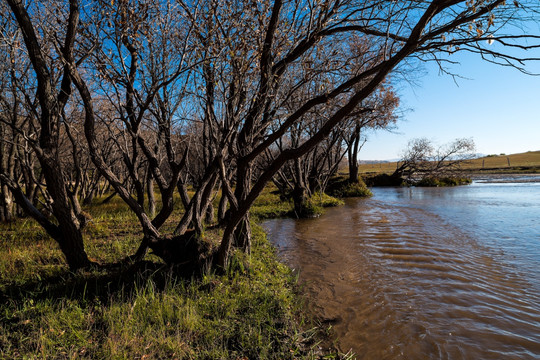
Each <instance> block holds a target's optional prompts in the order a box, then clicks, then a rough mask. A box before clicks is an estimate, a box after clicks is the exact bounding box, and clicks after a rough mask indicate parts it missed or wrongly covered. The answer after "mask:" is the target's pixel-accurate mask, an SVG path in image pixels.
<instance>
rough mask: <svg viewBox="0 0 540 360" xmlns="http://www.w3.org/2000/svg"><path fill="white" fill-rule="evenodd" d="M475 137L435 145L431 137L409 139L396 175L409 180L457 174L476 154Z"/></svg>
mask: <svg viewBox="0 0 540 360" xmlns="http://www.w3.org/2000/svg"><path fill="white" fill-rule="evenodd" d="M475 150H476V147H475V144H474V140H473V139H467V138H462V139H456V140H454V141H452V142H451V143H448V144H445V145H441V146H438V147H435V146H434V145H433V143H432V141H430V140H429V139H426V138H418V139H413V140H411V141H409V143H408V145H407V147H406V149H405V150H404V153H403V156H402V158H401V160H400V166H398V168H397V169H396V171H395V172H394V174H393V176H394V177H402V178H403V177H405V178H406V179H407V180H408V181H411V180H412V179H415V180H419V179H424V178H429V177H443V176H457V175H459V174H460V170H461V167H462V165H463V164H464V163H465V162H466V161H467V160H471V159H473V158H474V156H475Z"/></svg>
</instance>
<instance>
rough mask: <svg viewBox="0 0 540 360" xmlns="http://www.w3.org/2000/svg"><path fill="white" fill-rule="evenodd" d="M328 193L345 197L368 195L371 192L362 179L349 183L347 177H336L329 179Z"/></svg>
mask: <svg viewBox="0 0 540 360" xmlns="http://www.w3.org/2000/svg"><path fill="white" fill-rule="evenodd" d="M327 192H328V194H330V195H331V196H335V197H338V198H346V197H369V196H372V195H373V194H372V193H371V191H370V190H369V189H368V187H367V186H366V184H365V183H364V181H363V180H362V179H358V182H357V183H350V182H349V179H348V178H345V177H337V178H335V179H333V180H332V181H330V183H329V184H328V189H327Z"/></svg>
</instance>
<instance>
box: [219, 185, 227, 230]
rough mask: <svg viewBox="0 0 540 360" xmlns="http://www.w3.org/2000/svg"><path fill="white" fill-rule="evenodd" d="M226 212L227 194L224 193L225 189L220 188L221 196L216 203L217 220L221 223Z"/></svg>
mask: <svg viewBox="0 0 540 360" xmlns="http://www.w3.org/2000/svg"><path fill="white" fill-rule="evenodd" d="M226 213H227V195H225V190H221V198H220V199H219V205H218V222H219V224H223V222H224V221H225V216H226Z"/></svg>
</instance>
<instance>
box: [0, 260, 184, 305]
mask: <svg viewBox="0 0 540 360" xmlns="http://www.w3.org/2000/svg"><path fill="white" fill-rule="evenodd" d="M192 277H193V275H191V274H187V273H182V272H180V271H179V270H178V269H175V268H173V267H170V266H168V265H165V264H163V263H157V262H152V261H140V262H135V263H130V264H120V263H115V264H106V265H101V266H99V267H96V268H94V269H90V270H79V271H77V272H75V273H74V272H71V271H69V270H68V269H67V268H66V269H65V270H63V271H61V272H60V273H57V274H55V275H49V276H43V277H41V279H40V280H29V281H27V282H25V283H23V284H16V285H4V286H3V289H0V302H7V301H15V302H17V301H22V300H25V299H34V300H46V299H49V300H53V301H54V300H58V299H70V300H76V301H78V302H79V303H80V304H81V305H82V306H83V307H84V305H85V304H86V305H87V306H91V304H92V303H95V302H96V301H98V302H99V303H100V304H103V305H106V304H108V303H109V302H110V301H111V300H113V299H118V298H124V299H125V298H131V297H132V296H133V295H135V293H136V292H137V291H138V289H142V288H144V287H145V286H146V285H147V284H148V283H149V282H151V283H152V286H153V288H154V289H155V290H157V291H163V290H164V289H166V288H167V286H168V285H170V283H171V282H181V281H186V280H189V279H191V278H192Z"/></svg>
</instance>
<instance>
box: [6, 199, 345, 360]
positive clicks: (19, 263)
mask: <svg viewBox="0 0 540 360" xmlns="http://www.w3.org/2000/svg"><path fill="white" fill-rule="evenodd" d="M265 196H267V198H266V200H265V198H264V197H263V198H261V201H260V202H259V203H258V206H259V207H260V208H264V207H268V208H269V207H270V206H271V205H272V204H274V206H275V205H277V206H278V208H279V207H280V206H283V208H285V206H286V205H284V204H281V202H277V203H274V201H275V200H276V199H275V198H274V197H273V195H271V194H266V195H265ZM278 198H279V197H278ZM327 200H328V199H327ZM321 201H322V200H321ZM287 206H288V205H287ZM87 210H88V212H89V213H90V214H91V216H92V219H93V221H92V223H91V224H90V225H89V226H88V228H87V229H86V230H85V245H86V248H87V250H88V253H89V255H90V257H91V258H92V259H93V260H96V261H98V262H100V263H111V262H115V261H118V260H119V259H122V258H123V257H124V256H126V255H128V254H131V253H133V251H134V250H135V249H136V247H137V246H138V244H139V241H140V238H141V234H140V230H139V227H138V226H137V222H136V219H135V218H134V216H133V215H132V214H131V212H130V211H129V210H127V209H126V208H125V205H123V203H122V202H121V200H119V199H114V200H113V201H112V202H111V203H110V204H106V205H99V206H98V205H94V206H91V207H89V208H88V209H87ZM273 211H274V212H275V213H279V211H280V210H273ZM177 220H178V219H176V221H177ZM174 221H175V219H171V223H170V224H168V225H167V226H170V227H172V226H173V225H174ZM208 232H210V231H208ZM208 236H209V237H211V234H208ZM253 236H254V237H253V251H252V254H251V255H250V256H247V255H246V254H244V253H240V252H239V253H236V254H234V256H233V258H232V260H231V267H230V269H229V272H228V273H227V274H226V275H216V274H207V275H205V276H203V277H202V278H193V279H182V278H179V277H178V276H176V275H175V274H174V273H172V272H171V270H170V269H169V268H168V267H166V266H165V265H164V264H162V263H160V261H159V259H158V258H156V257H155V256H153V255H149V256H147V261H145V262H143V263H140V264H138V265H131V267H125V268H121V267H111V268H101V269H95V270H89V271H79V272H77V273H72V272H70V271H69V269H68V268H67V266H66V265H65V261H64V259H63V257H62V254H61V252H60V251H59V250H58V247H57V245H56V243H55V242H54V241H52V240H50V239H49V238H48V237H47V236H46V235H45V233H44V232H43V231H42V230H41V229H40V228H39V226H38V225H36V223H35V222H34V221H32V220H29V219H21V220H18V221H16V222H12V223H8V224H0V359H34V358H38V359H78V358H87V359H168V358H177V359H293V358H306V359H310V358H320V357H322V356H328V358H334V357H336V355H335V354H334V353H333V352H332V351H327V353H326V354H321V352H320V350H319V349H318V346H317V344H318V341H319V339H322V338H321V335H320V334H321V333H320V331H319V330H318V328H317V327H315V325H314V322H313V321H312V320H310V317H308V316H306V314H304V313H303V312H302V309H303V301H304V300H303V299H302V296H299V294H298V289H297V285H296V281H295V277H294V275H293V274H292V273H291V271H290V269H289V268H287V267H286V266H284V265H283V264H281V263H280V262H279V261H278V260H277V257H276V254H275V251H274V248H273V247H271V246H270V245H269V243H268V242H267V240H266V237H265V234H264V232H263V231H262V229H261V228H260V227H259V226H257V225H255V224H254V225H253Z"/></svg>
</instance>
